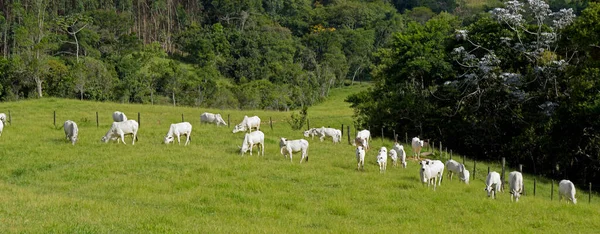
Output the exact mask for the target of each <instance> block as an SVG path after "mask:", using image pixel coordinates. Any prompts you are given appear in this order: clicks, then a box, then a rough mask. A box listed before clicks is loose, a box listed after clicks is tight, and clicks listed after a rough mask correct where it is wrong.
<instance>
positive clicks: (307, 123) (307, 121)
mask: <svg viewBox="0 0 600 234" xmlns="http://www.w3.org/2000/svg"><path fill="white" fill-rule="evenodd" d="M306 127H307V128H308V129H307V130H310V119H306Z"/></svg>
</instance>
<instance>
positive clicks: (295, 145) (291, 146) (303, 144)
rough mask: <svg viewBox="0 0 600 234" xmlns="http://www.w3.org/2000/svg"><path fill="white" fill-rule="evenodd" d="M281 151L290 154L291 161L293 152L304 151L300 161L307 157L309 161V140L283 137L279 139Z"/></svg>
mask: <svg viewBox="0 0 600 234" xmlns="http://www.w3.org/2000/svg"><path fill="white" fill-rule="evenodd" d="M279 147H280V149H279V152H280V153H281V154H282V155H283V156H285V157H287V156H288V155H289V156H290V162H291V161H292V153H293V152H302V158H300V163H302V160H303V159H305V158H306V160H305V161H307V162H308V141H307V140H304V139H300V140H288V139H285V138H283V137H282V138H281V140H280V141H279Z"/></svg>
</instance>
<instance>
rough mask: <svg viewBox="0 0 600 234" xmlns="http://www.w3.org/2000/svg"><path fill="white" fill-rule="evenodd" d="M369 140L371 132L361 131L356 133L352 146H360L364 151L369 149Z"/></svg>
mask: <svg viewBox="0 0 600 234" xmlns="http://www.w3.org/2000/svg"><path fill="white" fill-rule="evenodd" d="M369 140H371V132H370V131H369V130H366V129H365V130H361V131H360V132H358V133H356V138H355V139H354V144H353V145H356V146H358V145H360V146H362V147H363V148H364V149H365V150H368V149H369Z"/></svg>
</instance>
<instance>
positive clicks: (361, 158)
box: [356, 146, 365, 171]
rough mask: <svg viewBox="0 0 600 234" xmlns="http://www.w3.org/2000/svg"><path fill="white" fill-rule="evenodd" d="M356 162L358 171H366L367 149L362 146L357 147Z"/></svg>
mask: <svg viewBox="0 0 600 234" xmlns="http://www.w3.org/2000/svg"><path fill="white" fill-rule="evenodd" d="M356 162H357V163H358V168H357V170H360V169H361V168H362V170H363V171H364V170H365V149H364V148H363V147H362V146H358V147H356Z"/></svg>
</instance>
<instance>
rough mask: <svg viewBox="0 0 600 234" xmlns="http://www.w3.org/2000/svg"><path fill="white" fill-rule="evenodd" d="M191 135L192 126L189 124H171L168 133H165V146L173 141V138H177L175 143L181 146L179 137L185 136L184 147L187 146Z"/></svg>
mask: <svg viewBox="0 0 600 234" xmlns="http://www.w3.org/2000/svg"><path fill="white" fill-rule="evenodd" d="M191 134H192V125H191V124H190V123H189V122H182V123H176V124H171V127H169V132H167V135H166V136H165V144H169V143H171V142H173V141H175V136H177V143H179V144H180V145H181V138H180V136H181V135H185V136H186V138H187V139H186V141H185V144H184V145H188V144H189V143H190V140H191V137H190V135H191Z"/></svg>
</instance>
